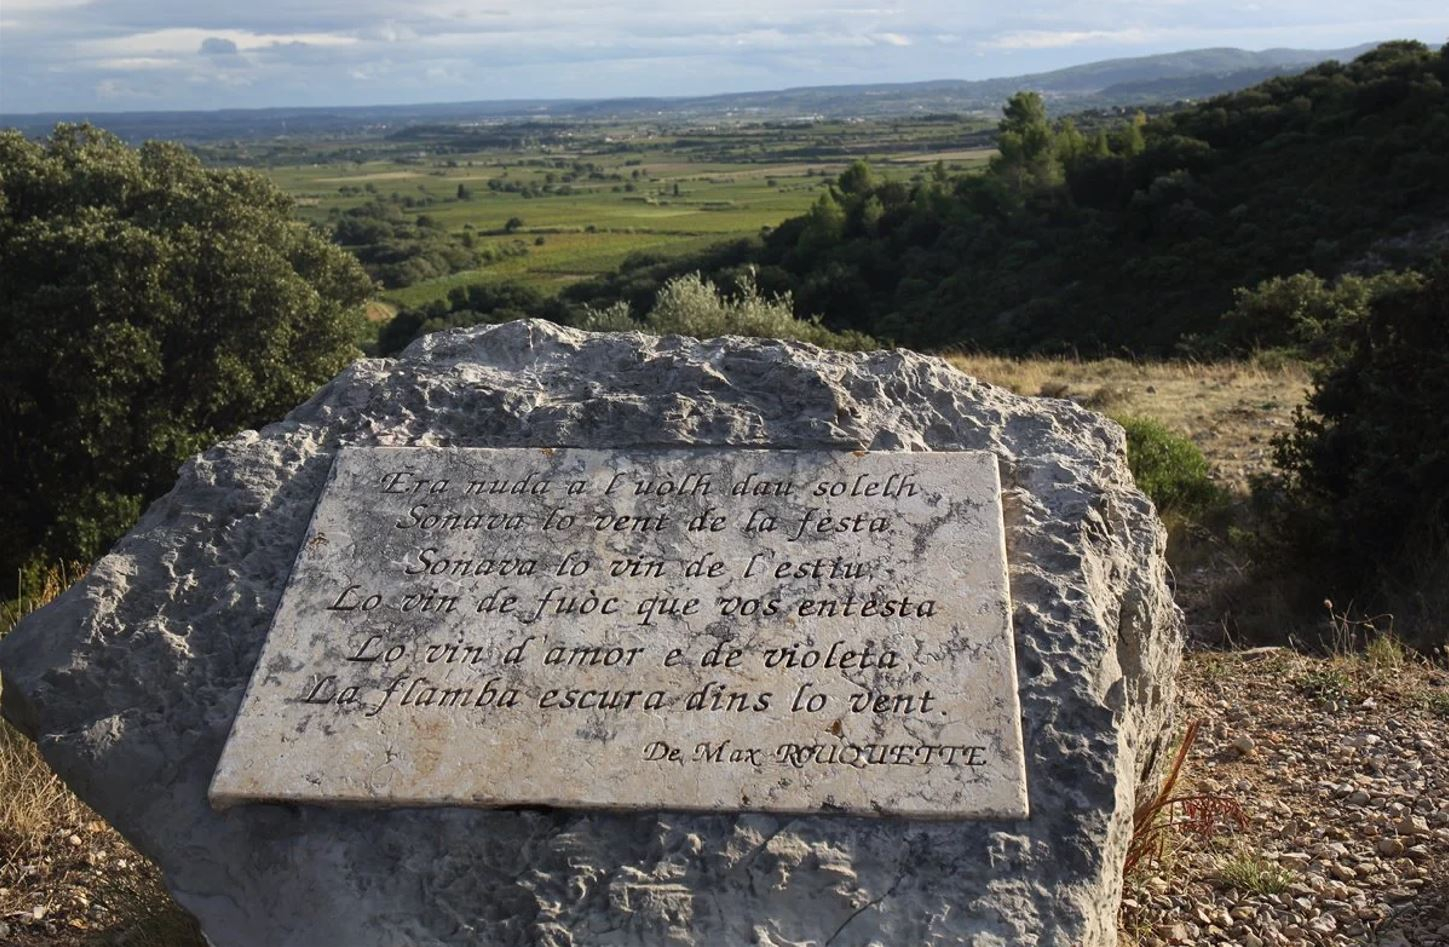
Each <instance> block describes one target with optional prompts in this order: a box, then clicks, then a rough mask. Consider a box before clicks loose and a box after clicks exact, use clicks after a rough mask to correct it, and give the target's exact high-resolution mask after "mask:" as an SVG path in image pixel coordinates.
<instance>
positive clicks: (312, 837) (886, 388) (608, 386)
mask: <svg viewBox="0 0 1449 947" xmlns="http://www.w3.org/2000/svg"><path fill="white" fill-rule="evenodd" d="M342 445H454V446H479V447H511V446H571V447H588V448H620V447H629V446H654V447H671V446H687V445H736V446H748V447H776V448H821V449H829V448H839V449H859V448H868V449H871V450H882V451H890V450H915V451H929V450H947V449H950V450H959V449H968V450H973V449H974V450H989V451H993V452H994V453H995V454H996V455H997V456H998V457H999V458H1000V460H1001V473H1002V480H1003V490H1004V501H1005V520H1006V532H1007V549H1008V565H1009V574H1010V584H1011V593H1012V597H1013V621H1014V625H1015V637H1016V657H1017V665H1018V676H1019V679H1020V697H1021V704H1022V714H1023V728H1024V737H1025V741H1026V766H1027V788H1028V792H1029V795H1030V804H1031V812H1032V816H1031V818H1030V819H1027V820H1023V821H1008V822H989V821H980V822H972V821H947V822H926V821H910V820H899V819H873V818H856V817H843V816H829V817H826V816H806V817H791V816H776V815H764V814H740V813H726V814H718V815H698V814H692V815H691V814H675V813H668V812H664V813H658V812H641V813H633V814H609V813H585V812H575V811H564V810H496V811H490V810H476V809H454V808H438V809H393V810H381V811H359V810H346V809H332V808H323V807H312V806H291V805H256V806H241V807H238V808H236V809H232V810H230V811H228V812H226V813H224V814H223V813H218V812H215V811H213V810H212V809H211V808H210V806H209V805H208V804H207V798H206V793H207V784H208V782H209V780H210V779H211V776H212V773H213V771H214V770H215V767H216V763H217V760H218V757H219V756H220V754H221V749H222V745H223V743H224V742H225V740H226V737H227V734H228V731H229V729H230V726H231V723H232V719H233V716H234V714H235V712H236V710H237V707H238V705H239V703H240V701H241V698H242V693H243V690H244V688H245V687H246V684H247V680H248V677H249V676H250V673H251V670H252V667H253V665H254V663H255V661H256V658H257V655H258V653H259V651H260V649H261V646H262V642H263V639H264V637H265V635H266V633H267V628H268V624H269V622H270V619H271V616H272V612H273V610H274V608H275V607H276V605H277V602H278V599H279V597H280V595H281V592H282V588H283V586H284V584H285V582H286V579H287V575H288V572H289V570H290V568H291V565H292V562H293V559H294V556H295V555H296V552H297V549H298V547H299V545H300V543H301V541H302V539H303V533H304V530H305V528H306V526H307V523H308V519H309V516H310V514H311V511H312V507H313V505H314V503H315V501H316V499H317V497H318V494H319V492H320V491H321V488H322V484H323V480H324V478H325V477H326V475H327V472H328V468H329V464H330V462H331V458H332V455H333V454H334V452H335V451H336V450H337V449H338V447H339V446H342ZM1164 541H1165V537H1164V533H1163V530H1162V529H1161V527H1160V526H1159V525H1158V523H1157V521H1156V518H1155V516H1154V514H1153V510H1152V507H1151V505H1150V503H1149V502H1148V501H1147V500H1146V499H1145V498H1144V497H1143V496H1142V495H1141V494H1140V493H1139V492H1138V491H1137V490H1136V488H1135V487H1134V486H1133V484H1132V480H1131V477H1130V475H1129V473H1128V471H1127V466H1126V462H1125V453H1124V438H1123V435H1122V432H1121V430H1120V429H1119V428H1117V427H1116V426H1115V425H1112V424H1110V423H1109V422H1106V421H1104V420H1103V419H1101V418H1100V417H1098V416H1096V415H1094V414H1092V413H1090V412H1087V411H1084V410H1082V409H1080V408H1077V407H1075V406H1073V405H1071V404H1069V403H1066V402H1060V401H1042V400H1033V399H1025V398H1020V397H1016V396H1013V395H1010V394H1008V393H1006V392H1004V391H1002V390H1000V389H997V388H993V387H990V386H988V385H984V384H981V383H978V382H976V381H974V380H972V379H970V378H968V377H966V376H965V375H962V374H960V373H959V372H957V371H955V370H954V369H952V368H950V367H949V366H948V365H946V364H945V363H944V362H941V361H938V360H935V359H930V358H924V357H920V356H916V355H910V354H904V353H895V352H891V353H874V354H870V355H848V354H840V353H833V352H825V351H821V350H818V349H815V348H813V347H809V346H802V345H791V344H781V343H770V342H750V341H744V340H739V339H729V340H719V341H714V342H697V341H693V340H688V339H680V338H665V339H652V338H646V337H643V336H638V335H590V334H587V333H581V332H576V331H572V330H567V329H561V328H558V327H556V326H552V325H549V324H546V323H542V322H534V321H529V322H517V323H511V324H508V325H504V326H498V327H495V328H487V329H477V330H466V331H454V332H448V333H441V334H438V335H434V336H430V337H427V338H424V339H422V340H420V341H419V342H417V343H415V344H414V345H413V346H412V347H411V348H410V349H409V350H408V351H407V352H406V353H404V355H403V357H402V358H400V359H397V360H370V361H363V362H359V363H357V364H355V365H354V366H352V367H351V368H349V369H348V370H347V371H345V372H343V373H342V374H341V375H340V376H338V377H337V378H336V379H334V380H333V381H332V382H331V383H330V384H328V385H327V386H326V387H325V388H324V389H323V390H322V391H321V392H319V393H318V394H317V396H316V397H314V398H313V399H312V400H311V401H309V402H307V403H306V404H304V405H302V406H301V407H299V408H298V409H297V410H296V411H294V412H292V414H291V415H290V416H289V417H288V418H287V419H286V420H285V421H282V422H280V423H278V424H274V425H271V426H270V427H268V428H266V429H265V430H263V431H262V432H260V433H256V432H246V433H243V434H240V435H237V436H236V437H234V438H231V439H230V440H228V441H226V442H225V443H222V444H220V445H218V446H216V447H214V448H212V449H211V450H209V451H207V452H206V453H204V454H202V455H200V456H198V457H196V458H194V459H192V460H191V461H189V462H188V463H187V464H186V465H185V466H184V467H183V468H182V471H181V474H180V479H179V481H178V482H177V485H176V487H175V489H174V490H172V492H171V493H169V494H168V495H167V496H165V497H164V498H162V499H161V500H159V501H157V502H156V503H155V504H154V505H153V506H152V507H151V509H150V510H148V511H147V513H146V515H145V517H144V518H143V519H142V521H141V523H140V524H139V525H138V526H137V527H136V528H135V529H134V530H133V531H132V532H131V533H130V535H128V536H127V537H126V538H125V539H123V540H122V541H121V542H120V543H119V544H118V545H117V546H116V548H115V550H114V551H113V552H112V553H111V554H110V555H108V556H107V557H105V558H104V559H103V560H101V562H100V563H98V564H97V566H96V567H95V569H94V570H93V571H92V572H91V573H90V575H89V576H87V577H86V578H85V579H84V580H83V581H82V582H80V583H79V584H78V585H77V586H76V587H74V588H72V589H71V590H70V591H69V592H68V593H66V594H65V595H64V596H63V597H62V598H61V599H59V600H58V601H56V602H55V603H53V604H52V605H50V606H49V607H47V608H45V609H43V610H42V611H40V612H37V613H36V614H34V615H32V616H31V617H30V618H28V619H27V620H26V621H24V622H23V623H22V624H21V625H20V626H19V627H18V628H17V629H16V630H15V631H14V632H13V633H12V634H11V635H10V636H9V637H8V638H7V639H5V641H4V642H3V644H0V671H3V674H4V685H5V687H4V693H3V701H4V704H3V708H4V712H5V715H6V716H7V718H8V719H10V720H11V721H13V722H14V723H16V724H17V725H18V726H20V727H21V728H22V729H23V730H25V731H26V732H28V733H30V734H31V735H33V736H34V737H36V739H37V740H38V741H39V743H40V745H41V748H42V750H43V751H44V753H45V756H46V758H47V760H48V761H49V762H50V764H51V765H52V766H53V767H54V768H55V769H56V770H57V771H58V772H59V773H60V774H61V775H62V776H63V777H64V778H65V780H66V781H67V782H68V783H69V784H70V785H71V786H72V787H73V788H75V790H76V791H77V792H78V793H79V794H80V796H81V797H82V798H83V799H85V800H86V801H87V802H88V803H90V804H91V805H92V806H93V807H95V809H96V810H97V811H98V812H100V813H101V814H102V815H103V816H105V817H106V818H107V819H109V820H110V821H111V822H112V823H114V824H115V825H116V826H117V827H118V828H119V829H120V830H121V831H122V832H123V833H124V834H125V835H126V836H127V837H128V838H129V839H131V840H132V841H133V842H134V843H135V844H136V846H137V847H138V848H140V849H141V850H142V851H144V852H145V853H147V854H148V855H150V856H151V857H153V858H154V859H155V860H156V861H157V862H158V863H159V864H160V865H161V867H162V869H163V870H164V872H165V874H166V877H167V881H168V883H169V885H170V887H171V889H172V891H173V892H174V893H175V895H176V897H177V898H178V900H179V901H180V902H181V903H182V904H183V905H184V906H185V907H186V908H188V909H189V910H191V911H192V912H193V913H195V914H196V915H197V916H198V917H199V918H200V919H201V921H202V924H203V925H204V927H205V929H206V931H207V934H208V937H209V938H210V939H211V940H212V941H213V943H215V944H216V945H217V947H320V945H339V947H343V945H345V947H372V945H377V947H383V945H387V947H404V945H433V944H488V945H525V944H528V945H549V947H563V945H579V947H582V945H645V944H649V945H655V944H696V945H733V944H758V945H771V947H785V945H817V947H823V945H827V944H831V945H870V944H879V945H938V944H941V945H944V944H979V945H996V944H1044V945H1062V947H1066V945H1073V947H1076V945H1109V944H1114V943H1115V927H1116V925H1115V912H1116V902H1117V895H1118V890H1119V887H1120V883H1121V877H1120V876H1121V867H1120V866H1121V862H1122V858H1123V853H1124V850H1125V846H1126V843H1127V839H1128V837H1129V835H1130V831H1131V810H1132V806H1133V801H1134V795H1135V793H1136V792H1137V790H1138V788H1139V780H1140V777H1141V774H1143V773H1144V772H1145V771H1147V770H1149V769H1151V768H1152V767H1153V766H1154V765H1155V763H1156V762H1157V761H1158V758H1159V757H1160V756H1161V755H1163V750H1164V747H1165V744H1166V742H1167V740H1168V737H1169V733H1168V732H1167V724H1168V714H1169V707H1170V702H1171V696H1172V690H1173V683H1172V680H1173V675H1174V673H1175V671H1176V668H1177V663H1178V660H1179V652H1180V647H1181V626H1180V618H1179V615H1178V613H1177V611H1176V609H1175V607H1174V606H1173V604H1172V602H1171V599H1170V596H1169V594H1168V591H1167V585H1166V581H1165V567H1164V561H1163V547H1164ZM559 765H560V766H567V765H568V761H567V760H560V761H559Z"/></svg>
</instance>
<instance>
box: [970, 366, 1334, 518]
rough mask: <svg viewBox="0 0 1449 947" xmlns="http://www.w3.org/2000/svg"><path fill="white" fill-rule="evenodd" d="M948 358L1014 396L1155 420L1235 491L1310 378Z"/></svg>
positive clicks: (1296, 373)
mask: <svg viewBox="0 0 1449 947" xmlns="http://www.w3.org/2000/svg"><path fill="white" fill-rule="evenodd" d="M947 357H948V358H949V359H950V361H951V362H952V364H954V365H956V367H958V368H960V369H961V370H962V371H964V372H966V373H967V374H968V375H974V376H975V377H977V378H980V379H981V380H982V381H987V382H990V383H991V384H993V385H1000V386H1001V387H1003V388H1008V389H1010V390H1011V391H1014V392H1016V393H1018V394H1023V395H1034V396H1044V397H1050V398H1071V399H1073V400H1074V401H1078V402H1080V403H1081V404H1083V405H1085V406H1086V407H1089V408H1092V409H1094V410H1097V411H1103V412H1107V413H1110V414H1117V415H1134V416H1140V417H1148V418H1152V419H1153V420H1156V421H1160V422H1162V423H1163V424H1165V425H1167V426H1168V427H1170V428H1173V429H1175V430H1178V431H1181V432H1182V433H1184V434H1186V435H1187V436H1189V437H1191V438H1192V440H1193V441H1194V442H1195V443H1196V444H1197V446H1198V447H1199V448H1201V449H1202V452H1203V453H1204V454H1205V455H1206V456H1207V458H1208V460H1209V461H1210V462H1211V463H1212V466H1213V476H1214V479H1215V480H1217V481H1218V482H1219V483H1220V484H1222V485H1223V486H1224V487H1227V488H1229V489H1234V490H1244V489H1246V487H1247V482H1248V478H1249V477H1250V476H1251V475H1253V474H1256V473H1260V472H1263V471H1265V470H1266V469H1267V467H1268V466H1269V464H1270V462H1271V452H1270V450H1269V441H1270V440H1271V439H1272V436H1273V435H1274V434H1276V433H1278V432H1280V431H1284V430H1286V429H1287V428H1288V427H1289V425H1290V424H1291V418H1292V414H1293V409H1294V408H1295V407H1297V406H1298V405H1300V404H1302V403H1303V399H1304V396H1305V394H1306V392H1307V388H1308V381H1309V378H1308V369H1307V368H1306V367H1305V366H1304V365H1302V364H1299V363H1296V362H1289V363H1285V364H1270V363H1265V362H1258V361H1241V362H1131V361H1126V360H1124V359H1115V358H1108V359H1098V360H1093V361H1083V360H1079V359H1068V358H1002V357H1000V356H992V355H968V354H957V355H950V356H947Z"/></svg>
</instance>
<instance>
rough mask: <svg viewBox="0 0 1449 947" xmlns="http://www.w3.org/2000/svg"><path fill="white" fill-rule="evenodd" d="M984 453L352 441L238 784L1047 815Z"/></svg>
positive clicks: (991, 472) (237, 752)
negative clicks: (1034, 764)
mask: <svg viewBox="0 0 1449 947" xmlns="http://www.w3.org/2000/svg"><path fill="white" fill-rule="evenodd" d="M1010 616H1011V608H1010V599H1009V591H1008V586H1007V578H1006V554H1005V543H1004V539H1003V528H1002V513H1001V491H1000V486H999V482H998V477H997V468H996V460H995V458H994V456H993V455H991V454H989V453H981V452H949V453H948V452H942V453H864V452H862V453H849V452H834V451H788V450H740V449H716V448H710V449H697V450H645V449H631V450H617V451H598V450H573V449H565V448H557V449H549V448H543V449H540V448H512V449H481V448H347V449H343V450H342V451H340V452H339V453H338V455H337V458H336V460H335V461H334V463H333V468H332V472H331V475H330V478H329V480H328V482H327V484H326V486H325V488H324V489H323V491H322V495H321V499H320V500H319V501H318V504H317V507H316V510H315V512H314V513H313V517H312V522H311V525H310V527H309V528H308V530H307V533H306V536H305V538H304V541H303V543H302V547H301V549H300V550H299V552H298V555H297V560H296V563H295V565H294V566H293V570H292V575H291V579H290V581H289V582H288V584H287V587H286V589H285V590H284V592H283V594H282V597H281V601H280V604H279V605H278V607H277V611H276V615H275V617H274V619H273V624H272V628H271V631H270V633H269V635H268V637H267V641H266V644H265V645H264V647H263V650H262V653H261V657H260V659H259V660H258V662H257V666H256V669H255V671H254V672H253V676H252V680H251V683H250V686H249V687H248V689H247V692H246V695H245V697H244V699H243V701H242V704H241V709H240V710H239V712H238V714H237V717H236V721H235V723H234V725H233V728H232V732H231V736H230V738H229V739H228V741H227V744H226V748H225V751H224V752H223V755H222V759H221V762H220V765H219V766H218V768H217V772H216V776H215V779H214V781H213V783H212V787H211V799H212V801H213V803H214V804H215V805H217V806H222V807H224V806H230V805H235V804H238V803H245V802H254V801H291V802H306V803H316V804H353V805H371V806H415V805H469V806H511V805H549V806H562V807H574V808H606V809H681V810H703V811H720V810H761V811H771V812H792V813H820V812H844V813H853V814H858V815H899V816H912V817H925V818H1023V817H1025V816H1026V815H1027V794H1026V778H1025V768H1024V762H1023V753H1022V737H1021V724H1020V712H1019V708H1018V702H1017V689H1016V671H1015V662H1014V658H1013V652H1012V635H1011V619H1010Z"/></svg>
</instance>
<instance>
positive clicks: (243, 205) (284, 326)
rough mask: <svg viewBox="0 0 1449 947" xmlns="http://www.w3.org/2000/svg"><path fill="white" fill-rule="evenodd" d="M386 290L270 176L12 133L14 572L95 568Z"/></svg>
mask: <svg viewBox="0 0 1449 947" xmlns="http://www.w3.org/2000/svg"><path fill="white" fill-rule="evenodd" d="M371 289H372V283H371V281H370V280H369V279H368V278H367V275H366V274H365V273H364V272H363V271H362V269H361V268H360V267H359V266H358V264H357V262H356V261H355V260H354V259H352V257H350V256H348V255H347V254H346V253H345V252H343V251H342V250H341V249H339V248H337V247H335V246H333V245H332V244H331V243H329V242H328V241H327V240H326V239H325V238H324V237H323V236H322V235H321V234H320V233H318V232H317V231H316V230H314V229H313V228H311V227H309V226H307V225H306V224H303V223H300V222H298V221H296V220H294V219H292V216H291V202H290V200H289V199H288V198H287V197H286V196H285V195H284V194H283V193H282V192H281V191H280V190H278V189H277V187H276V186H275V185H274V184H272V183H271V182H269V181H267V180H266V179H265V178H263V177H262V176H261V175H258V174H255V173H252V172H244V171H212V170H208V169H206V168H204V167H203V166H202V165H201V163H200V162H199V161H198V160H197V159H196V158H195V157H194V156H192V155H191V154H190V153H188V152H187V151H186V150H185V149H184V148H182V147H181V146H179V145H174V144H164V143H158V142H150V143H147V144H145V145H143V146H142V147H141V148H139V149H133V148H129V147H127V146H126V145H125V144H123V143H122V142H121V141H120V140H119V139H117V138H115V137H114V136H112V135H109V134H107V133H105V132H102V131H99V130H97V129H94V128H91V127H89V126H75V125H60V126H57V127H56V130H55V132H54V134H53V135H52V136H51V137H50V139H49V140H48V141H46V142H45V143H37V142H33V141H30V140H27V139H26V138H25V137H24V136H22V135H20V134H19V133H18V132H13V131H11V132H0V299H3V300H4V305H3V306H0V338H3V339H4V344H0V494H3V495H4V497H5V502H4V503H3V504H0V576H3V577H4V581H6V582H8V581H9V579H10V578H11V577H13V576H15V575H16V573H17V570H19V569H21V568H23V567H25V566H26V565H27V564H30V565H33V564H34V563H37V562H56V561H72V560H79V561H86V562H88V561H90V560H91V559H92V558H94V557H95V556H97V555H98V554H99V553H101V552H103V551H104V549H105V547H106V546H107V544H109V543H110V542H112V541H113V540H115V539H116V537H117V536H118V535H119V534H120V533H122V532H124V531H125V530H126V529H127V528H128V527H129V526H130V525H131V523H132V522H133V521H134V520H135V518H136V517H137V515H138V514H139V513H140V511H141V510H142V508H143V506H144V504H146V503H147V502H149V501H150V500H152V499H153V498H155V497H156V496H157V495H158V494H160V493H161V492H163V491H164V490H165V489H166V488H168V487H169V486H170V485H171V483H172V481H173V480H174V478H175V476H176V468H177V465H178V464H179V463H180V462H181V460H182V459H183V458H185V457H186V456H187V455H189V454H192V453H194V452H195V451H197V450H199V449H201V448H203V447H205V446H207V445H209V444H211V443H212V442H214V441H216V440H217V439H219V438H221V437H223V436H225V435H228V434H231V433H233V432H235V431H238V430H241V429H243V428H247V427H256V426H259V425H261V424H265V423H267V422H269V421H273V420H276V419H277V418H279V417H281V416H282V414H284V413H285V412H286V411H288V410H290V409H291V408H293V407H294V406H296V405H297V404H298V403H299V402H301V401H303V400H304V399H306V398H308V397H309V396H311V395H312V393H313V392H314V391H316V389H317V386H318V385H319V384H321V383H322V382H323V381H325V380H326V379H327V378H329V377H330V376H331V375H333V374H334V373H336V372H337V371H338V370H340V369H341V368H342V367H344V366H345V365H346V364H347V363H348V361H349V360H351V359H352V358H354V357H355V356H356V355H357V354H358V353H357V350H356V348H355V347H354V346H353V344H352V339H353V338H355V337H356V334H357V331H358V327H359V325H360V324H361V320H362V312H361V304H362V302H363V301H364V300H365V299H366V298H367V296H368V294H369V293H370V291H371Z"/></svg>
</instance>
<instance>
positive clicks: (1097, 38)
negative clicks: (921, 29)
mask: <svg viewBox="0 0 1449 947" xmlns="http://www.w3.org/2000/svg"><path fill="white" fill-rule="evenodd" d="M1151 39H1153V34H1152V33H1151V32H1149V31H1147V30H1143V29H1127V30H1016V31H1013V32H1010V33H1002V34H1001V35H999V36H994V37H992V38H991V39H989V40H986V41H984V42H982V43H981V45H982V46H983V47H984V48H986V49H1061V48H1063V47H1066V46H1080V45H1082V44H1084V43H1093V44H1101V45H1107V44H1113V43H1115V44H1121V45H1124V46H1135V45H1139V44H1141V43H1145V42H1148V41H1150V40H1151Z"/></svg>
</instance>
